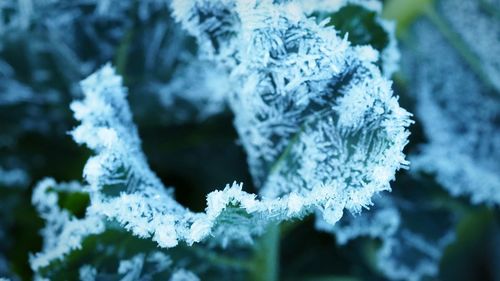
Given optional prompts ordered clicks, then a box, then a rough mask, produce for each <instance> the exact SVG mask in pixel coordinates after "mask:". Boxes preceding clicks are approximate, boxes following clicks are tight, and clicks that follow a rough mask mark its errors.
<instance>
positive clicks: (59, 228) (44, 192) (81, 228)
mask: <svg viewBox="0 0 500 281" xmlns="http://www.w3.org/2000/svg"><path fill="white" fill-rule="evenodd" d="M82 189H83V188H82V186H81V185H80V184H78V183H75V182H72V183H67V184H57V183H56V182H55V181H54V180H53V179H44V180H42V181H41V182H39V183H38V184H37V186H36V187H35V189H34V191H33V197H32V203H33V205H34V206H35V208H36V209H37V211H38V213H39V215H40V216H41V217H42V218H43V219H44V220H45V227H44V228H43V229H42V230H41V234H42V237H43V241H44V244H43V248H42V251H41V252H40V253H37V254H35V255H32V256H30V265H31V268H32V269H33V270H34V271H35V272H36V271H37V269H39V268H42V267H45V266H47V265H48V264H49V263H50V262H52V261H53V260H56V259H60V260H62V259H63V258H64V256H65V255H66V254H68V253H69V252H70V251H72V250H75V249H80V248H81V245H82V240H83V238H85V237H86V236H89V235H91V234H99V233H102V232H103V231H104V222H103V220H102V218H100V217H98V216H87V217H85V218H83V219H77V218H76V217H74V216H73V215H71V214H70V213H69V212H68V211H67V210H64V209H61V208H59V205H58V195H57V191H68V192H75V191H82Z"/></svg>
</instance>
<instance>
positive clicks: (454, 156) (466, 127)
mask: <svg viewBox="0 0 500 281" xmlns="http://www.w3.org/2000/svg"><path fill="white" fill-rule="evenodd" d="M473 3H476V2H474V1H464V2H460V3H458V2H457V3H455V2H454V1H444V3H443V11H444V12H445V13H444V14H445V16H446V19H447V20H449V21H450V24H451V26H452V27H453V28H454V31H456V32H458V34H459V36H460V37H461V38H463V40H464V42H465V44H466V45H465V48H467V47H470V48H472V50H473V51H474V52H475V53H477V58H478V59H479V61H477V63H479V64H480V65H481V66H482V67H485V68H486V69H488V71H487V72H486V73H489V74H488V75H494V77H496V78H494V79H491V81H497V82H498V81H500V79H498V77H499V76H498V74H495V73H498V65H499V64H498V56H491V54H493V53H495V51H494V50H493V49H491V48H496V47H498V46H500V44H499V43H500V42H499V40H498V36H497V34H498V25H496V24H487V23H486V22H485V21H487V20H488V17H486V16H480V15H477V16H475V15H476V14H475V13H479V12H477V11H476V10H477V9H479V7H478V6H479V3H476V4H473ZM467 14H470V15H467ZM472 15H474V19H475V20H474V21H475V24H474V28H473V29H471V27H470V26H464V24H466V23H469V21H467V20H466V19H467V18H468V17H470V16H472ZM476 24H477V25H476ZM476 27H477V28H479V29H480V30H483V29H484V30H485V31H484V32H482V33H481V34H482V36H479V37H480V38H478V39H474V38H476V37H477V36H476V35H477V32H478V31H477V30H476ZM486 30H488V31H486ZM415 33H416V36H417V38H418V40H417V41H416V42H418V51H419V52H418V53H417V54H416V55H415V57H414V58H413V63H412V65H411V68H410V67H409V68H408V69H412V70H411V72H409V75H411V77H413V79H414V82H415V83H414V85H415V86H416V87H415V88H414V89H413V91H412V93H413V94H414V95H415V96H416V98H417V99H416V100H417V108H416V110H417V113H418V116H419V118H420V121H421V122H422V125H423V127H424V130H425V133H426V136H427V138H428V140H429V142H428V144H425V145H424V146H423V147H422V151H421V153H420V154H418V155H414V156H413V158H412V162H413V164H414V166H413V167H414V168H415V169H416V170H415V171H418V170H420V171H424V172H427V173H430V174H435V175H436V179H437V181H438V182H439V183H440V184H441V185H443V186H444V187H445V188H447V189H448V190H449V192H450V193H451V194H452V195H454V196H458V195H468V196H470V197H471V200H472V202H474V203H483V202H484V203H493V204H500V174H499V173H498V171H500V162H499V161H498V159H500V131H499V130H498V124H499V120H500V100H499V96H498V93H499V91H498V89H497V90H495V89H494V88H495V87H496V86H495V85H488V83H482V82H487V81H488V80H489V79H488V77H482V76H481V73H480V71H479V72H478V70H477V69H474V68H471V67H470V66H471V64H470V62H468V63H469V65H467V63H466V61H465V60H464V59H463V56H462V55H463V54H461V53H459V52H458V51H457V50H456V49H454V48H453V46H452V45H451V44H450V42H454V41H447V40H450V38H449V37H444V36H443V35H441V34H440V33H438V32H436V27H435V26H432V25H431V24H430V23H429V22H420V23H419V24H418V25H417V26H416V28H415ZM443 34H446V33H443ZM471 36H473V37H474V38H472V37H471ZM483 41H484V42H483ZM436 57H439V58H440V59H439V60H436V59H435V58H436ZM495 65H496V66H495ZM495 67H497V69H496V70H495ZM450 69H453V71H449V70H450ZM473 70H474V71H475V73H474V72H473ZM442 73H446V76H443V75H442ZM495 75H496V76H495ZM457 163H460V164H459V165H457Z"/></svg>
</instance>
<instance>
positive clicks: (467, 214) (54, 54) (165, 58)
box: [0, 0, 500, 281]
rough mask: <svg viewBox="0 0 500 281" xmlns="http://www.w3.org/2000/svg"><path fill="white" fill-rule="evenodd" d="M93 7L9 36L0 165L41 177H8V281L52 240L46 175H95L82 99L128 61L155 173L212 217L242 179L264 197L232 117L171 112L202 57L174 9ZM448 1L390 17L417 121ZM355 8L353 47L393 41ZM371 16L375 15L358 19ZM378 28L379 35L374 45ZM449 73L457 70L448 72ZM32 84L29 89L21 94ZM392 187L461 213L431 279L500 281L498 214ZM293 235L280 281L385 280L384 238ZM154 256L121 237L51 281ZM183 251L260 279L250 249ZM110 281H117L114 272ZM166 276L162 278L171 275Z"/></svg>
mask: <svg viewBox="0 0 500 281" xmlns="http://www.w3.org/2000/svg"><path fill="white" fill-rule="evenodd" d="M4 1H5V2H0V8H2V9H3V13H2V14H0V16H2V17H3V21H4V22H8V21H9V17H10V16H11V14H12V13H14V11H15V9H16V7H17V6H16V5H18V3H17V2H16V1H10V0H4ZM40 1H42V0H40ZM477 1H479V2H481V5H483V6H484V9H485V12H484V13H485V14H488V13H491V15H488V16H491V17H496V19H498V21H497V22H496V23H497V24H500V17H499V15H500V8H499V6H496V5H495V3H496V4H498V2H495V1H488V0H477ZM20 2H23V1H20ZM61 2H64V1H61ZM79 2H81V4H78V5H77V4H70V3H69V2H67V3H66V4H63V5H62V7H60V8H61V9H66V11H68V10H73V11H71V14H72V15H75V14H76V15H79V16H77V17H75V18H73V19H67V18H64V15H62V14H57V13H58V11H55V10H54V11H51V10H50V9H49V10H43V11H35V13H34V14H35V15H39V18H35V19H34V20H33V21H31V22H27V23H24V26H22V25H23V23H20V25H21V26H20V28H18V29H16V30H15V31H12V30H9V29H4V30H5V31H4V32H2V33H0V38H1V39H0V71H1V73H0V120H1V121H0V167H3V168H4V169H14V168H15V169H21V170H22V171H25V172H26V173H27V174H28V175H29V179H27V181H26V180H25V181H23V180H20V181H18V182H14V183H9V182H4V181H2V179H0V185H4V187H3V188H0V200H1V201H0V202H1V203H0V241H1V243H0V277H9V278H12V279H14V280H17V279H20V280H31V278H32V274H33V273H32V271H31V269H30V267H29V254H30V253H35V252H38V251H40V249H41V245H42V244H41V243H42V241H41V238H40V236H39V235H37V233H38V232H39V230H40V228H41V227H42V226H43V222H42V220H41V219H40V218H39V217H38V215H37V213H36V211H35V210H34V208H33V207H32V205H31V188H32V187H33V186H34V184H35V183H36V182H37V181H39V180H40V179H42V178H43V177H45V176H51V177H54V178H55V179H57V180H58V181H69V180H82V176H81V171H82V168H83V166H84V164H85V161H86V159H88V157H89V151H87V150H86V149H85V148H83V147H79V146H77V145H76V144H75V143H74V142H73V141H72V139H71V137H70V136H69V135H68V134H67V132H68V131H69V130H71V129H72V128H73V127H74V126H75V124H76V123H75V121H74V120H73V119H72V115H71V112H70V110H69V103H70V102H71V101H72V100H73V99H75V98H77V97H79V96H80V94H81V93H80V92H79V88H78V81H80V80H81V79H83V78H84V77H85V76H87V75H88V74H90V73H91V72H93V71H94V70H96V69H97V68H98V67H99V66H100V65H102V64H104V63H106V62H108V61H112V62H113V64H114V65H116V67H117V69H118V71H119V73H120V74H121V75H123V77H124V81H125V85H126V86H127V87H128V88H129V101H130V104H131V107H132V110H133V113H134V119H135V121H136V123H137V124H138V128H139V133H140V136H141V138H142V142H143V149H144V151H145V154H146V155H147V158H148V161H149V163H150V165H151V167H152V169H153V170H154V171H155V172H156V173H157V174H158V176H159V177H160V178H161V180H162V181H163V182H164V183H165V185H167V186H175V195H176V198H177V200H178V201H179V202H180V203H182V204H184V205H186V206H188V207H189V208H191V209H192V210H195V211H201V210H203V208H204V207H205V194H207V193H208V192H209V191H212V190H213V189H214V188H216V187H221V186H224V185H225V184H226V183H227V182H232V181H233V180H237V181H241V182H244V183H245V189H246V190H248V191H253V192H255V190H254V188H253V187H252V185H251V178H250V175H249V174H248V169H247V165H246V159H245V154H244V151H243V150H242V148H241V146H240V145H239V144H238V141H237V134H236V132H235V130H234V129H233V126H232V116H231V113H230V112H229V111H228V110H223V111H222V112H221V113H219V114H216V115H213V116H210V117H208V118H205V119H203V120H202V121H200V120H199V118H196V108H193V107H192V106H191V105H190V104H188V103H186V102H185V101H183V100H176V101H175V104H174V105H173V106H171V107H170V108H166V107H164V106H163V105H162V102H161V100H160V99H161V96H160V95H158V93H157V89H158V85H162V84H165V83H167V82H168V81H169V80H170V79H172V75H173V73H174V71H175V69H176V68H177V67H178V66H179V65H181V64H182V63H184V60H183V58H182V56H179V54H180V53H181V52H180V50H179V48H181V49H182V50H190V52H191V53H192V54H194V53H195V52H196V45H195V43H194V40H193V39H192V38H189V37H187V36H185V35H180V33H181V32H180V31H179V29H178V27H175V25H174V24H173V23H172V19H171V17H170V15H169V11H168V9H165V8H162V7H158V6H161V5H164V4H161V3H159V1H158V2H155V1H144V2H140V1H123V2H120V4H118V5H116V6H114V7H113V8H112V9H110V11H114V12H113V13H106V16H104V14H105V13H99V12H98V11H96V9H97V6H96V5H95V4H94V2H92V1H79ZM436 2H439V1H438V0H435V1H432V0H387V1H384V10H383V15H384V17H385V18H387V19H391V20H396V22H397V37H398V39H399V46H400V48H401V49H402V58H401V65H402V70H401V71H399V72H397V73H396V74H395V75H394V78H393V79H394V82H395V83H394V87H393V88H394V91H395V92H396V93H397V95H399V96H400V103H401V104H402V106H403V107H404V108H406V109H407V110H408V111H410V112H415V110H414V109H415V100H414V97H413V96H412V95H411V94H410V93H409V91H411V89H412V88H413V86H412V79H411V78H412V77H411V74H412V69H411V63H408V60H412V59H414V55H413V53H414V52H418V47H419V45H418V44H417V43H416V42H415V37H414V28H413V27H414V25H415V23H418V22H422V21H427V22H430V23H431V24H433V25H434V26H438V27H439V26H440V24H446V22H445V20H444V19H443V18H442V17H441V16H440V14H439V10H438V9H437V8H436V6H437V3H436ZM68 13H69V12H68ZM350 13H356V11H352V10H346V11H340V12H339V16H338V17H335V18H334V20H333V22H332V23H333V24H334V25H335V26H338V27H339V28H341V32H344V33H346V32H347V33H349V34H353V37H352V40H358V41H359V42H360V43H359V44H364V43H366V42H369V43H372V44H373V45H374V46H383V45H384V44H386V43H385V42H386V41H387V38H384V36H385V34H384V33H383V32H378V31H377V27H376V26H373V24H374V23H373V21H370V17H373V15H369V14H363V15H358V16H357V17H353V16H352V15H351V14H350ZM359 18H361V19H362V20H360V21H354V20H353V19H359ZM470 24H471V25H474V23H473V22H471V23H470ZM364 29H367V30H369V31H370V32H366V30H364ZM433 32H442V29H440V28H436V29H435V30H434V31H433ZM366 33H368V34H370V36H372V37H368V38H366V37H363V34H366ZM445 36H447V35H446V34H445ZM449 40H453V37H452V38H450V39H449ZM499 40H500V39H499ZM172 42H176V43H175V44H172ZM457 44H460V43H457ZM457 44H454V43H453V42H452V43H451V45H452V46H457ZM380 48H382V47H380ZM462 53H463V54H465V56H464V61H465V63H466V64H468V65H469V66H470V68H471V69H472V71H478V69H479V68H478V67H477V66H476V65H475V64H474V62H473V61H471V59H469V58H468V56H467V54H468V52H467V50H465V51H463V50H462ZM493 56H499V54H493ZM436 59H439V58H436ZM405 67H408V68H406V69H405ZM445 75H446V74H445V73H443V77H444V76H445ZM478 75H479V76H480V75H482V74H481V73H479V74H478ZM444 79H445V78H444ZM499 79H500V78H499ZM12 83H17V84H16V85H12ZM22 89H24V90H25V92H22V91H20V90H22ZM10 91H17V93H16V94H15V95H14V96H16V97H17V98H16V99H17V100H9V98H8V97H7V95H9V94H10V93H9V92H10ZM463 94H465V93H463ZM2 96H3V97H4V98H3V97H2ZM173 108H175V111H173V110H172V109H173ZM179 112H182V114H179ZM415 119H416V121H417V122H416V123H415V124H414V125H413V126H412V127H411V136H410V143H409V145H408V146H407V150H406V153H407V154H412V153H417V151H418V149H419V145H420V144H422V143H425V142H426V138H425V135H424V133H423V129H422V125H421V123H420V122H418V116H417V117H416V118H415ZM0 177H1V176H0ZM392 188H393V194H394V196H396V197H399V198H406V200H409V201H412V200H415V201H417V202H423V204H426V203H433V204H436V205H438V206H440V208H442V209H443V210H446V212H448V213H449V214H453V216H454V217H456V218H457V223H456V224H455V225H454V231H455V233H456V240H455V241H454V242H453V243H451V244H450V245H449V246H448V247H447V248H446V249H445V252H444V256H443V258H442V259H441V262H440V265H439V275H438V276H437V277H436V278H429V279H428V280H450V281H451V280H453V281H460V280H464V281H465V280H484V281H487V280H500V211H499V209H498V207H497V206H485V205H473V204H471V203H470V202H469V200H468V198H462V197H460V198H454V197H451V196H450V195H449V194H448V193H447V192H446V191H445V190H444V189H443V188H442V187H441V186H440V185H439V184H438V183H437V181H436V180H435V179H434V176H433V175H419V176H415V175H413V174H410V173H408V171H401V172H399V174H398V175H397V179H396V181H395V182H393V183H392ZM499 192H500V191H499ZM86 202H88V198H86V196H85V194H80V195H75V194H70V195H67V196H60V202H59V204H60V206H61V207H63V208H65V209H68V210H70V211H71V212H73V213H74V214H76V215H77V216H78V215H82V213H83V212H84V210H85V206H86ZM409 223H411V224H414V225H416V227H419V228H423V229H425V228H426V227H428V225H429V224H432V223H437V224H439V223H440V221H439V220H438V217H436V216H434V215H422V216H415V217H412V219H411V221H409ZM279 231H280V236H279V238H280V239H279V241H277V242H276V243H279V247H277V249H278V251H279V252H278V253H277V257H278V259H277V260H278V261H279V263H278V270H279V273H280V275H279V276H280V280H324V281H326V280H330V281H356V280H374V281H376V280H385V278H384V276H383V275H382V274H381V273H380V272H379V270H378V269H377V266H376V260H375V259H376V256H375V252H376V249H377V248H378V247H380V241H378V240H376V239H370V238H359V239H355V240H353V241H351V242H349V243H348V244H347V245H345V246H342V247H341V246H339V245H337V244H336V242H335V238H334V237H332V235H330V234H326V233H323V232H318V231H316V230H315V229H314V220H313V218H312V217H308V218H306V219H304V220H303V221H296V222H291V223H285V224H283V225H282V226H280V230H279ZM99 243H101V244H107V243H114V244H115V245H117V246H116V248H114V249H112V250H110V251H111V252H109V251H108V252H106V254H105V255H104V254H103V252H102V251H99V250H97V249H98V247H96V246H95V245H97V244H99ZM258 245H259V244H258V243H257V246H256V247H258ZM188 248H189V247H188ZM137 249H140V250H137ZM154 249H156V245H154V243H153V242H150V241H147V240H141V239H138V238H134V237H132V236H131V235H130V234H128V233H125V232H123V231H121V230H119V229H117V230H116V231H114V232H113V231H108V232H106V233H104V234H102V235H99V236H97V237H92V238H91V239H88V240H86V241H85V244H84V246H83V249H82V250H81V251H77V252H75V253H72V254H71V255H70V256H69V257H68V258H67V259H65V261H64V263H65V265H64V266H62V267H58V266H54V269H52V270H53V272H52V273H51V276H53V278H54V280H65V279H68V280H72V279H76V278H77V270H76V268H78V267H77V265H78V264H80V265H81V262H82V261H88V260H92V259H97V258H99V259H100V260H99V263H100V264H103V265H109V266H111V267H112V266H113V262H116V261H113V260H112V258H109V256H112V255H113V251H116V252H119V251H125V252H126V251H131V252H134V251H144V252H147V251H152V250H154ZM186 253H187V254H186ZM408 254H410V253H408ZM173 255H178V256H180V257H182V256H189V257H190V260H189V261H186V263H191V264H195V265H197V266H205V267H208V268H207V269H205V272H206V275H205V277H206V278H208V279H209V278H210V277H214V278H215V279H217V277H216V276H220V274H221V273H224V274H226V275H225V276H227V277H228V278H229V279H244V275H241V271H239V270H236V269H241V268H243V269H245V268H246V270H247V271H252V270H251V269H248V265H245V264H229V265H228V264H227V263H229V260H231V259H233V260H234V259H239V260H246V258H245V257H247V256H248V255H249V253H248V250H245V249H242V250H241V251H236V252H235V253H232V254H231V256H230V257H228V258H227V260H225V259H223V258H221V257H220V256H217V257H208V256H206V255H204V254H203V253H201V252H197V251H196V248H193V249H190V248H189V249H185V248H182V247H179V248H176V250H175V253H173ZM125 256H127V255H126V254H125ZM207 261H208V262H207ZM221 264H223V265H225V266H224V267H222V266H220V265H221ZM232 268H235V270H234V271H232V270H231V269H232ZM72 269H73V271H72ZM61 270H62V271H61ZM244 271H245V270H244ZM250 276H252V275H250ZM109 278H110V279H109V280H115V279H113V277H112V276H110V277H109ZM158 278H159V279H158V280H162V279H161V278H162V277H161V276H159V277H158ZM163 278H165V277H163ZM229 279H228V280H229ZM163 280H164V279H163Z"/></svg>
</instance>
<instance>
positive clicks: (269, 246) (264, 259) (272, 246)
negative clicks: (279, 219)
mask: <svg viewBox="0 0 500 281" xmlns="http://www.w3.org/2000/svg"><path fill="white" fill-rule="evenodd" d="M279 236H280V229H279V226H278V225H277V224H272V225H270V226H269V227H268V229H267V231H266V233H265V234H264V235H263V236H262V237H261V238H260V239H259V241H258V242H257V243H256V245H255V255H254V257H253V266H252V272H251V280H255V281H275V280H278V275H279Z"/></svg>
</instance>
